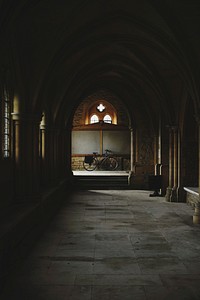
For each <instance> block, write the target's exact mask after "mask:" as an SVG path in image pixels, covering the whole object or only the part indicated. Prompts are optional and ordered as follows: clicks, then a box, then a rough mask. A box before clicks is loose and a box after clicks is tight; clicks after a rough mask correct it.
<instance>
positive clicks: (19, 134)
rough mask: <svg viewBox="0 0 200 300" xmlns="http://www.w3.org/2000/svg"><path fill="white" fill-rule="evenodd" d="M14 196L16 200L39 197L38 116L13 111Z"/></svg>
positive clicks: (21, 200) (22, 200)
mask: <svg viewBox="0 0 200 300" xmlns="http://www.w3.org/2000/svg"><path fill="white" fill-rule="evenodd" d="M12 116H13V122H14V145H13V146H14V151H13V152H14V161H15V198H16V201H17V202H24V201H36V200H38V199H39V181H40V179H39V123H40V116H38V115H34V114H23V115H22V114H18V113H13V114H12Z"/></svg>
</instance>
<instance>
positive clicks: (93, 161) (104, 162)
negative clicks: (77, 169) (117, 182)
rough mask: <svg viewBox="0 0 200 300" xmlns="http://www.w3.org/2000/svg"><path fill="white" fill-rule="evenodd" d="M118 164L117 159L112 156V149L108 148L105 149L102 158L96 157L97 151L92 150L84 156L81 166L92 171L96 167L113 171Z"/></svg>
mask: <svg viewBox="0 0 200 300" xmlns="http://www.w3.org/2000/svg"><path fill="white" fill-rule="evenodd" d="M118 165H119V164H118V161H117V159H116V158H115V157H113V156H112V151H111V150H108V149H106V150H105V154H104V155H103V158H102V157H98V152H93V155H87V156H85V159H84V161H83V167H84V169H85V170H86V171H94V170H96V169H97V167H98V169H103V170H106V171H114V170H116V169H117V167H118Z"/></svg>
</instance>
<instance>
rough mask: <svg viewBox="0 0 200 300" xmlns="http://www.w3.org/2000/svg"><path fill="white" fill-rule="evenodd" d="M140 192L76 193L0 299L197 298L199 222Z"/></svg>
mask: <svg viewBox="0 0 200 300" xmlns="http://www.w3.org/2000/svg"><path fill="white" fill-rule="evenodd" d="M192 214H193V210H192V208H191V207H190V206H188V205H187V204H183V203H179V204H178V203H168V202H165V199H164V198H161V197H155V198H153V197H152V198H151V197H149V192H147V191H130V190H128V191H125V190H123V191H119V190H117V191H115V190H109V191H105V190H101V191H97V190H94V191H77V192H75V193H74V194H72V195H71V196H69V195H68V196H66V203H64V205H63V207H62V209H61V210H60V211H59V212H58V214H57V215H56V216H55V218H54V219H53V220H52V222H51V223H50V224H49V226H48V227H47V229H46V231H45V232H44V233H43V235H42V236H41V238H40V240H38V242H37V244H36V245H35V247H34V249H33V250H32V252H31V253H30V254H29V256H28V257H27V258H26V259H25V261H24V262H23V263H22V264H21V265H20V266H19V267H18V269H17V270H16V271H15V272H13V276H12V277H11V278H10V279H9V281H8V282H7V286H6V288H5V290H4V293H3V295H2V296H0V299H1V300H5V299H6V300H7V299H8V300H15V299H21V300H46V299H48V300H64V299H66V300H108V299H109V300H118V299H119V300H143V299H144V300H156V299H159V300H160V299H170V300H179V299H180V300H183V299H188V300H193V299H200V227H199V225H193V224H192Z"/></svg>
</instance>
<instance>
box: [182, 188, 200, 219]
mask: <svg viewBox="0 0 200 300" xmlns="http://www.w3.org/2000/svg"><path fill="white" fill-rule="evenodd" d="M183 189H184V191H185V193H186V203H188V204H190V205H191V206H192V207H194V210H195V211H194V215H193V223H194V224H200V201H199V187H184V188H183Z"/></svg>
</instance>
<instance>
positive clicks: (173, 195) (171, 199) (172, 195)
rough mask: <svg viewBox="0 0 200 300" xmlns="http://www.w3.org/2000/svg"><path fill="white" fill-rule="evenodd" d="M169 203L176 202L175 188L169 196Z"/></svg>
mask: <svg viewBox="0 0 200 300" xmlns="http://www.w3.org/2000/svg"><path fill="white" fill-rule="evenodd" d="M170 202H178V197H177V188H176V187H173V188H172V191H171V196H170Z"/></svg>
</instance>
